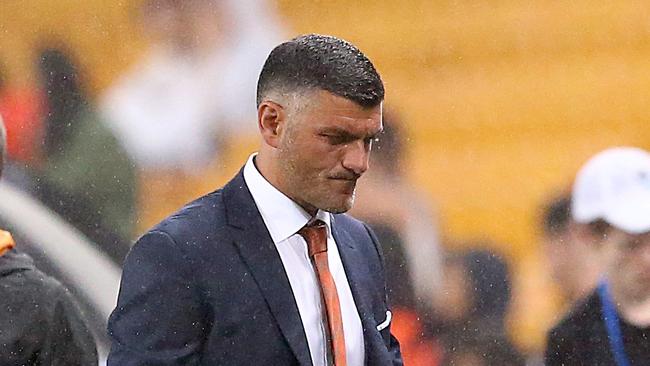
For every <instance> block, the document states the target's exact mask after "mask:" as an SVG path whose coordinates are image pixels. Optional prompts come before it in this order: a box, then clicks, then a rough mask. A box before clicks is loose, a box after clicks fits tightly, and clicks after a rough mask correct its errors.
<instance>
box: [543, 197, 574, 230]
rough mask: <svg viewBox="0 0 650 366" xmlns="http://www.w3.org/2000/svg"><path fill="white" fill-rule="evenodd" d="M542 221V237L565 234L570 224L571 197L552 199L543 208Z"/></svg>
mask: <svg viewBox="0 0 650 366" xmlns="http://www.w3.org/2000/svg"><path fill="white" fill-rule="evenodd" d="M542 220H543V228H544V235H546V236H547V237H549V236H555V235H559V234H562V233H565V232H566V231H567V229H568V228H569V223H570V222H571V196H570V195H562V196H559V197H555V198H553V200H551V201H550V202H549V203H548V204H546V206H545V207H544V212H543V219H542Z"/></svg>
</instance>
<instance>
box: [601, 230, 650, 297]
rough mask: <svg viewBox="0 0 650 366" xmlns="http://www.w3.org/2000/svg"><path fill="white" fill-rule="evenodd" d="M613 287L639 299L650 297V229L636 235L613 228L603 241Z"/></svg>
mask: <svg viewBox="0 0 650 366" xmlns="http://www.w3.org/2000/svg"><path fill="white" fill-rule="evenodd" d="M602 249H603V255H604V258H605V261H606V263H607V272H608V278H609V280H610V281H611V283H612V286H613V289H614V290H615V291H616V292H618V293H620V294H621V295H623V296H625V297H627V298H629V299H634V300H638V301H642V300H645V299H648V298H649V297H650V233H646V234H641V235H632V234H628V233H625V232H623V231H621V230H618V229H611V230H610V231H609V232H608V234H607V238H606V239H605V242H604V245H603V248H602Z"/></svg>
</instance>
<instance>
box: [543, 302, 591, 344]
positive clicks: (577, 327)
mask: <svg viewBox="0 0 650 366" xmlns="http://www.w3.org/2000/svg"><path fill="white" fill-rule="evenodd" d="M599 321H600V299H599V297H598V293H597V292H596V291H593V292H592V293H590V294H589V295H588V296H586V297H585V298H583V299H581V300H579V301H578V302H577V303H576V304H575V305H574V306H573V307H572V308H571V310H570V311H569V312H568V313H567V314H566V315H565V316H564V317H563V318H562V319H561V320H560V321H559V322H558V323H557V325H555V326H554V327H553V328H552V329H551V330H550V332H549V337H558V338H561V339H567V338H573V337H579V332H581V331H587V330H588V329H590V328H592V327H591V325H592V324H593V323H594V322H599Z"/></svg>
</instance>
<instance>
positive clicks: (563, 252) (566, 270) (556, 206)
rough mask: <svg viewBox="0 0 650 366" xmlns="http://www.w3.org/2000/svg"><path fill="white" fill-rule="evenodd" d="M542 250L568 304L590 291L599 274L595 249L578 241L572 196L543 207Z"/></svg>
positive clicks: (563, 197) (562, 197) (561, 198)
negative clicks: (572, 218)
mask: <svg viewBox="0 0 650 366" xmlns="http://www.w3.org/2000/svg"><path fill="white" fill-rule="evenodd" d="M542 220H543V222H542V227H543V249H544V253H545V254H546V258H547V261H548V264H549V267H550V271H551V276H552V278H553V280H554V281H555V282H556V284H557V285H558V286H559V288H560V289H561V291H562V293H563V295H564V296H563V297H564V299H565V301H566V303H567V305H568V306H569V307H571V306H572V305H573V304H575V303H576V302H577V301H578V300H580V299H582V298H584V297H585V296H587V295H588V294H590V293H591V292H592V291H593V289H594V288H595V287H596V284H597V282H598V279H599V277H600V273H601V271H600V263H599V258H598V253H597V251H596V250H595V249H594V248H593V245H590V243H587V242H585V241H584V240H581V238H580V237H579V235H578V230H577V224H576V223H575V222H574V221H572V220H571V196H570V195H563V196H560V197H556V198H554V199H553V200H552V201H550V202H549V203H548V204H547V205H546V206H545V207H544V210H543V219H542Z"/></svg>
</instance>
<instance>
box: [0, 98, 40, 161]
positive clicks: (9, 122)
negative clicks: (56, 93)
mask: <svg viewBox="0 0 650 366" xmlns="http://www.w3.org/2000/svg"><path fill="white" fill-rule="evenodd" d="M42 111H43V106H42V98H41V96H40V93H38V92H37V91H35V90H30V89H27V88H10V87H8V88H6V89H5V90H4V91H2V92H0V115H1V116H2V119H3V120H4V123H5V127H6V128H7V153H8V156H9V159H11V160H13V161H17V162H21V163H24V164H28V165H34V164H37V163H38V162H39V161H40V146H41V137H42V135H43V124H42V118H41V117H42Z"/></svg>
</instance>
